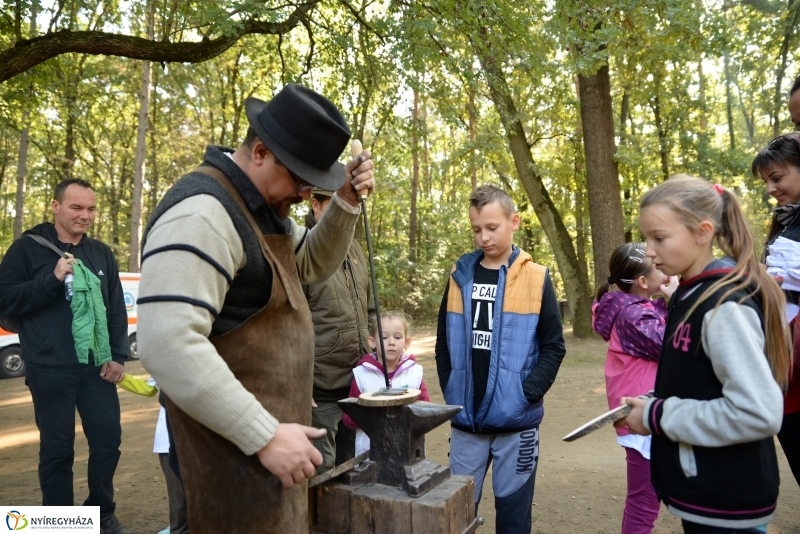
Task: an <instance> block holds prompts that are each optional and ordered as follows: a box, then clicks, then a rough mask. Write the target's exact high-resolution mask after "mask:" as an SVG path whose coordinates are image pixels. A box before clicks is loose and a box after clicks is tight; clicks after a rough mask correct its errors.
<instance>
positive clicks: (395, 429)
mask: <svg viewBox="0 0 800 534" xmlns="http://www.w3.org/2000/svg"><path fill="white" fill-rule="evenodd" d="M339 406H340V407H341V408H342V411H344V412H345V413H346V414H347V415H349V416H350V417H351V418H352V419H353V421H355V422H356V424H357V425H358V426H359V428H361V430H363V431H364V432H365V433H366V434H367V436H369V439H370V450H369V460H368V462H370V464H369V465H367V466H364V467H366V468H367V469H364V468H362V469H361V470H360V471H362V472H365V471H366V472H370V473H371V474H370V475H368V476H369V478H371V479H372V480H371V481H372V482H377V483H379V484H385V485H387V486H402V487H403V488H404V489H405V490H406V492H407V493H408V494H409V495H410V496H412V497H418V496H420V495H422V494H423V493H425V492H427V491H428V490H430V489H431V488H434V487H436V486H437V485H438V484H440V483H441V482H442V481H444V480H446V479H448V478H449V477H450V468H449V467H443V466H441V465H439V464H437V463H436V462H433V461H431V460H427V459H426V458H425V434H426V433H428V432H430V431H431V430H433V429H434V428H436V427H437V426H439V425H441V424H442V423H444V422H445V421H448V420H449V419H450V418H451V417H453V416H454V415H455V414H457V413H458V412H460V411H461V409H462V407H461V406H452V405H448V404H433V403H430V402H423V401H417V402H414V403H413V404H406V405H404V406H362V405H360V404H358V399H354V398H350V399H343V400H340V401H339ZM365 463H366V462H365ZM373 466H374V467H373Z"/></svg>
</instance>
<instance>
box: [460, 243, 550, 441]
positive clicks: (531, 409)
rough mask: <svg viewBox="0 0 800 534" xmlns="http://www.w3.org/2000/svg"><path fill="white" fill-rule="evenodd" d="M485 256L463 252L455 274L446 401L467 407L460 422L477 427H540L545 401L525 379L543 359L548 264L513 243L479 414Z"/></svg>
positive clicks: (503, 273) (501, 285)
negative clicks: (476, 347)
mask: <svg viewBox="0 0 800 534" xmlns="http://www.w3.org/2000/svg"><path fill="white" fill-rule="evenodd" d="M482 257H483V252H482V251H480V250H477V251H475V252H472V253H470V254H465V255H464V256H461V258H459V260H458V261H457V262H456V264H455V266H453V269H452V272H451V274H450V287H449V290H448V298H447V348H448V350H449V351H450V364H451V365H452V371H451V373H450V379H449V380H448V382H447V387H446V388H445V391H444V399H445V402H447V404H456V405H461V406H463V407H464V409H463V410H462V411H461V412H459V413H458V414H457V415H456V416H455V417H453V419H452V422H453V423H454V424H456V425H459V426H462V427H466V428H471V429H472V430H473V431H479V432H483V431H486V430H497V431H498V433H499V432H502V431H506V432H511V431H520V430H527V429H530V428H533V427H536V426H538V425H539V423H540V422H541V421H542V417H543V416H544V407H543V405H542V401H539V402H537V403H536V404H530V403H529V402H528V400H527V399H526V398H525V395H524V393H523V391H522V383H523V382H524V381H525V379H526V378H527V377H528V375H529V374H530V372H531V369H533V367H534V366H535V365H536V364H537V362H538V361H539V340H538V338H537V337H536V328H537V325H538V323H539V310H540V309H541V306H542V290H543V288H544V282H545V279H546V277H547V268H546V267H543V266H541V265H538V264H536V263H534V262H533V260H532V259H531V257H530V255H529V254H528V253H526V252H524V251H521V250H520V249H519V248H517V247H516V246H514V247H513V251H512V254H511V257H510V258H509V260H508V265H509V266H508V267H506V266H503V267H501V269H500V275H499V277H498V281H497V294H496V295H495V309H497V310H502V313H497V314H495V316H494V319H493V323H492V345H491V346H492V356H491V362H490V365H489V380H488V383H487V386H486V396H485V397H484V399H483V403H482V404H481V406H480V408H479V409H478V413H474V408H473V405H474V401H473V381H472V348H471V347H472V313H471V310H472V284H473V280H474V278H475V268H476V266H477V264H478V262H479V261H480V260H481V258H482Z"/></svg>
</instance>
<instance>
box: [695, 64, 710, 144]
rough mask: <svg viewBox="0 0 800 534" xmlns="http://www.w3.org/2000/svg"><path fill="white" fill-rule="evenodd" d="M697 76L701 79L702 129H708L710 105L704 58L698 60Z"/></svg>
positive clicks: (699, 98) (699, 96)
mask: <svg viewBox="0 0 800 534" xmlns="http://www.w3.org/2000/svg"><path fill="white" fill-rule="evenodd" d="M697 77H698V79H699V80H700V92H699V94H698V100H699V104H700V129H701V130H702V131H704V132H705V131H706V130H708V105H707V104H706V75H705V73H704V72H703V58H702V57H701V58H700V60H699V61H698V62H697Z"/></svg>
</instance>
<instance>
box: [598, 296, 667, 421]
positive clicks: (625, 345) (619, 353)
mask: <svg viewBox="0 0 800 534" xmlns="http://www.w3.org/2000/svg"><path fill="white" fill-rule="evenodd" d="M666 320H667V304H666V301H664V299H661V298H659V299H655V300H650V299H646V298H643V297H638V296H636V295H632V294H630V293H625V292H622V291H614V292H610V293H606V294H605V295H603V296H602V297H601V298H600V302H595V303H594V304H593V305H592V326H593V327H594V330H595V332H597V333H598V334H600V336H601V337H602V338H603V339H604V340H605V341H608V353H607V354H606V367H605V375H606V395H607V396H608V407H609V409H612V408H616V407H617V406H619V400H620V398H622V397H636V396H638V395H644V394H646V393H647V392H649V391H650V390H652V389H653V387H655V383H656V371H657V369H658V360H659V359H660V358H661V345H662V344H663V342H664V329H665V328H666V324H667V321H666ZM616 430H617V435H618V436H626V435H628V434H629V431H628V428H627V427H622V428H617V429H616Z"/></svg>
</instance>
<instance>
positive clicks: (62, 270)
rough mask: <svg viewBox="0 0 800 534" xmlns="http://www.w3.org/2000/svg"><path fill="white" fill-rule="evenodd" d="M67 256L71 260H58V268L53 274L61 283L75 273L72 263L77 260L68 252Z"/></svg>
mask: <svg viewBox="0 0 800 534" xmlns="http://www.w3.org/2000/svg"><path fill="white" fill-rule="evenodd" d="M66 255H67V256H69V258H61V259H60V260H58V263H56V268H55V269H53V274H54V275H56V278H58V280H59V282H63V281H64V278H65V277H66V276H67V274H69V273H72V272H74V271H73V270H72V262H73V261H75V258H74V257H73V256H72V254H70V253H69V252H67V253H66Z"/></svg>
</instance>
